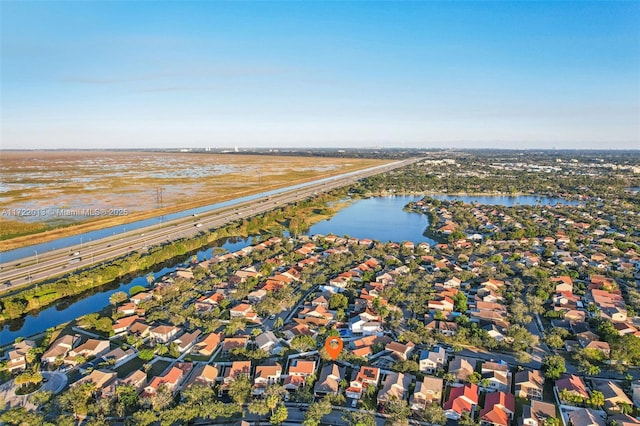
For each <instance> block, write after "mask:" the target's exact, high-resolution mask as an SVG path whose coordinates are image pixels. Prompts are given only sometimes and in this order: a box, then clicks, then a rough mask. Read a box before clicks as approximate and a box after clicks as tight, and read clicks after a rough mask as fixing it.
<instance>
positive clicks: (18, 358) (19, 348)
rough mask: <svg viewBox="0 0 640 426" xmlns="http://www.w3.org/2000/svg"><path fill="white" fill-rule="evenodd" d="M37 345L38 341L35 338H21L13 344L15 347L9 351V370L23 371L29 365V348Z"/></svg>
mask: <svg viewBox="0 0 640 426" xmlns="http://www.w3.org/2000/svg"><path fill="white" fill-rule="evenodd" d="M35 347H37V345H36V342H34V341H33V340H21V341H19V342H17V343H14V344H13V349H11V350H10V351H9V353H8V354H7V355H8V358H9V360H8V361H7V370H9V372H11V373H13V372H14V371H22V370H24V369H25V368H26V367H27V354H28V353H29V350H31V349H33V348H35Z"/></svg>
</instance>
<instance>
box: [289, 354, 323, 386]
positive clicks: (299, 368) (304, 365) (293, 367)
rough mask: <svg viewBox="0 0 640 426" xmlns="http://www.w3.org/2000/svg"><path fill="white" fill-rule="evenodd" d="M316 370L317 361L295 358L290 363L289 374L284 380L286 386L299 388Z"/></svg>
mask: <svg viewBox="0 0 640 426" xmlns="http://www.w3.org/2000/svg"><path fill="white" fill-rule="evenodd" d="M315 372H316V362H315V361H309V360H304V359H294V360H293V361H291V363H290V364H289V372H288V376H287V377H286V378H285V380H284V388H285V389H287V390H297V389H298V388H299V387H300V386H302V385H303V384H304V382H305V380H306V378H307V377H308V376H310V375H312V374H314V373H315Z"/></svg>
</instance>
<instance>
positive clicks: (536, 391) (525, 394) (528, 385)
mask: <svg viewBox="0 0 640 426" xmlns="http://www.w3.org/2000/svg"><path fill="white" fill-rule="evenodd" d="M515 385H516V396H517V397H518V398H526V399H536V400H539V401H542V392H543V390H544V377H542V373H541V372H540V371H539V370H535V371H529V370H525V371H519V372H517V373H516V377H515Z"/></svg>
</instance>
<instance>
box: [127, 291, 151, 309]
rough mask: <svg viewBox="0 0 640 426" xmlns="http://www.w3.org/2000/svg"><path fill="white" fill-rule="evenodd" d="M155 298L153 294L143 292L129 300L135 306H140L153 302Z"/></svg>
mask: <svg viewBox="0 0 640 426" xmlns="http://www.w3.org/2000/svg"><path fill="white" fill-rule="evenodd" d="M152 297H153V295H152V294H151V293H148V292H146V291H142V292H140V293H138V294H136V295H133V296H131V297H130V298H129V300H130V301H132V302H133V303H134V305H136V306H138V305H140V304H141V303H142V302H148V301H149V300H151V298H152Z"/></svg>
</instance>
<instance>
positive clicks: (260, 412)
mask: <svg viewBox="0 0 640 426" xmlns="http://www.w3.org/2000/svg"><path fill="white" fill-rule="evenodd" d="M247 409H248V410H249V412H250V413H251V414H255V415H257V416H260V418H261V417H262V416H266V415H267V414H269V413H271V410H270V409H269V407H267V405H266V404H265V403H264V402H263V401H261V400H259V399H256V400H253V401H251V402H250V403H249V406H248V407H247ZM258 420H260V419H258Z"/></svg>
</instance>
